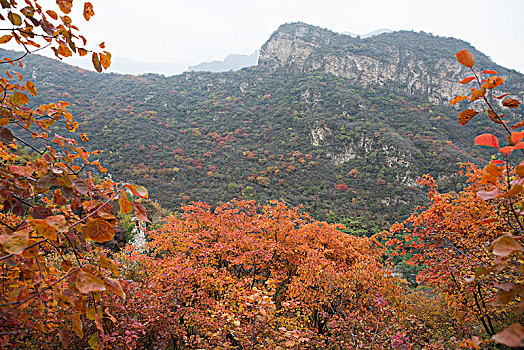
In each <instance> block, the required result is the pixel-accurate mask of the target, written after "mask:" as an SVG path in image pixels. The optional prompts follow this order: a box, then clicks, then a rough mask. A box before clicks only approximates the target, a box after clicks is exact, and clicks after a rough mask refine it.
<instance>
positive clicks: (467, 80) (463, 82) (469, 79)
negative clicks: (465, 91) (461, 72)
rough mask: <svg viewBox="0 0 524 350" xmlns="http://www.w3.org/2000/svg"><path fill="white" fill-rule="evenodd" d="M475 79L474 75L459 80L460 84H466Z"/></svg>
mask: <svg viewBox="0 0 524 350" xmlns="http://www.w3.org/2000/svg"><path fill="white" fill-rule="evenodd" d="M473 80H475V77H467V78H464V79H462V80H461V81H460V83H461V84H467V83H469V82H471V81H473Z"/></svg>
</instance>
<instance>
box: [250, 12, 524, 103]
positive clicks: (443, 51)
mask: <svg viewBox="0 0 524 350" xmlns="http://www.w3.org/2000/svg"><path fill="white" fill-rule="evenodd" d="M420 44H422V45H424V47H420V46H419V45H420ZM462 48H466V49H468V50H469V51H471V52H473V54H474V55H475V57H476V58H477V62H478V64H479V65H480V66H486V65H490V64H491V66H490V67H488V68H490V69H497V70H500V73H501V74H503V75H505V76H506V78H507V79H508V82H510V83H511V84H512V88H513V89H516V90H517V91H518V94H519V95H520V96H522V95H524V82H523V79H522V74H520V73H518V72H517V71H514V70H510V69H507V68H504V67H501V66H499V65H495V64H493V63H492V62H491V61H490V59H489V58H488V57H487V56H486V55H484V54H482V53H481V52H479V51H477V50H476V49H475V48H474V47H473V46H471V45H470V44H468V43H467V42H465V41H462V40H459V39H455V38H445V37H439V36H433V35H430V34H426V33H416V32H410V31H399V32H392V33H383V34H381V35H378V36H372V37H369V38H352V37H350V36H347V35H344V34H338V33H335V32H332V31H330V30H328V29H323V28H319V27H315V26H311V25H308V24H305V23H301V22H296V23H288V24H283V25H281V26H280V27H279V28H278V29H277V30H276V31H275V32H274V33H273V34H272V35H271V37H270V38H269V40H268V41H267V42H266V43H265V44H264V45H263V46H262V48H261V51H260V58H259V65H260V66H263V67H265V68H266V69H268V70H275V69H282V68H284V69H288V70H290V71H307V70H309V69H312V70H322V71H324V72H327V73H331V74H334V75H336V76H340V77H344V78H347V79H349V80H350V81H352V82H355V83H357V82H358V83H359V84H363V85H364V86H367V85H370V84H379V85H384V84H385V83H392V82H394V83H396V84H401V85H402V87H403V88H404V89H406V91H408V92H409V93H413V92H415V91H417V92H421V93H424V94H426V95H428V96H429V98H430V99H431V100H432V101H435V102H443V101H446V100H449V99H451V98H453V97H454V96H455V95H458V94H460V93H461V92H462V91H463V85H461V84H459V83H458V82H459V81H460V80H461V79H462V77H464V76H465V75H466V74H468V72H467V70H466V69H465V68H464V67H461V66H460V65H457V64H456V61H455V59H454V53H455V52H458V51H459V50H460V49H462ZM427 52H431V53H432V55H431V56H427V55H425V53H427ZM435 68H436V69H435ZM429 70H432V71H433V72H435V73H437V74H436V75H431V74H428V71H429ZM513 77H516V78H517V79H514V80H515V81H512V80H513V79H512V78H513Z"/></svg>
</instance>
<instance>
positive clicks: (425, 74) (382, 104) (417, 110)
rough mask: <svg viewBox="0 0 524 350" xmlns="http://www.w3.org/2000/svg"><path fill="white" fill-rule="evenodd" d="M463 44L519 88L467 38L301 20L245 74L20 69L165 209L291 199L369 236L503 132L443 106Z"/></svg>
mask: <svg viewBox="0 0 524 350" xmlns="http://www.w3.org/2000/svg"><path fill="white" fill-rule="evenodd" d="M462 48H467V49H468V50H471V51H472V52H473V54H474V55H475V57H476V59H477V62H479V63H480V66H481V67H483V68H489V69H495V70H497V71H499V72H500V73H502V74H503V75H504V76H505V79H506V82H507V85H508V89H509V90H511V91H512V92H517V94H518V95H520V97H521V96H522V94H523V89H522V87H523V84H524V79H523V75H522V74H520V73H517V72H515V71H512V70H508V69H505V68H503V67H500V66H498V65H497V64H495V63H494V62H491V61H490V60H489V58H487V57H486V56H485V55H483V54H482V53H480V52H478V51H476V50H475V49H474V48H472V47H471V46H470V45H469V44H467V43H465V42H463V41H460V40H457V39H453V38H441V37H435V36H431V35H428V34H424V33H414V32H395V33H385V34H381V35H378V36H373V37H370V38H366V39H362V38H360V39H358V38H352V37H350V36H348V35H343V34H336V33H333V32H331V31H329V30H326V29H322V28H318V27H314V26H310V25H306V24H303V23H292V24H285V25H282V26H281V27H280V28H278V30H277V31H276V32H274V33H273V34H272V35H271V37H270V38H269V40H268V41H267V42H266V43H265V44H264V45H263V47H262V48H261V51H260V58H259V63H258V65H257V66H254V67H248V68H244V69H241V70H239V71H228V72H222V73H210V72H185V73H183V74H180V75H175V76H170V77H165V76H161V75H157V74H145V75H140V76H130V75H120V74H114V73H109V74H96V73H92V72H89V71H85V70H82V69H79V68H77V67H72V66H69V65H66V64H64V63H62V62H58V61H55V60H51V59H47V58H43V57H40V56H37V55H31V56H29V57H27V60H26V61H25V65H24V67H23V68H20V72H21V73H23V74H24V76H25V77H27V78H30V79H32V80H33V81H34V82H35V84H36V85H37V86H38V92H39V95H38V97H37V98H35V100H34V101H32V103H34V104H35V105H36V104H38V103H44V102H49V101H56V100H66V101H68V102H70V103H71V110H72V112H73V114H74V117H75V119H76V120H78V121H79V122H80V125H81V131H82V132H87V133H88V135H89V137H90V141H89V143H88V144H86V145H84V146H85V147H86V148H89V149H100V150H103V152H102V153H101V155H100V160H101V162H102V163H103V164H104V165H105V166H106V167H108V169H109V171H110V173H111V174H112V176H113V177H114V178H116V179H118V180H123V181H124V180H125V181H128V182H133V183H138V184H141V185H144V186H146V187H147V188H148V189H149V191H150V195H151V197H152V198H153V199H154V200H156V201H158V202H160V204H162V205H163V206H164V207H166V208H170V209H176V208H178V207H179V205H180V203H183V202H188V201H204V202H208V203H210V204H211V205H216V204H218V203H221V202H226V201H229V200H231V199H232V198H251V199H256V200H258V201H260V202H267V201H269V200H271V199H280V198H282V199H284V200H286V201H287V202H288V203H289V204H291V205H303V206H304V209H305V210H307V211H309V212H311V213H312V214H313V215H314V216H315V217H316V218H317V219H321V220H329V221H338V222H345V223H348V224H350V226H351V227H352V229H353V230H356V231H358V232H361V233H365V232H369V231H376V230H377V229H378V228H379V227H385V226H387V225H389V224H391V223H392V222H394V221H395V220H401V219H402V218H404V217H406V215H409V213H410V212H411V211H412V210H413V209H414V207H415V206H416V205H418V204H422V203H424V201H425V200H426V197H425V194H424V191H423V190H422V189H420V188H419V187H418V186H417V185H416V180H417V178H418V177H419V176H420V175H422V174H425V173H431V174H432V175H433V176H434V177H435V178H436V179H437V180H438V184H439V186H440V188H441V189H443V190H457V189H460V188H461V186H462V185H463V180H461V179H459V178H457V176H456V171H457V169H458V163H459V162H463V161H471V162H474V163H479V164H482V163H484V162H485V160H486V159H487V156H488V154H489V153H488V152H487V151H485V150H483V149H482V148H479V147H474V146H473V138H474V136H475V135H476V134H478V133H481V132H492V133H495V134H497V135H500V134H499V133H498V129H497V128H495V127H494V126H493V125H492V124H491V123H490V122H488V121H486V120H484V118H482V117H480V115H479V116H477V117H476V118H475V119H473V120H472V121H471V122H470V123H469V124H468V125H467V126H465V127H460V125H459V124H458V123H457V114H458V107H455V108H454V107H450V106H449V104H448V103H447V100H446V99H447V98H448V97H449V96H451V95H452V94H453V93H454V92H465V91H466V90H467V87H465V86H460V85H458V84H456V83H455V81H456V80H459V79H460V78H462V77H464V76H466V75H467V72H466V71H465V70H463V69H461V68H460V66H459V64H458V63H456V61H455V58H454V54H455V52H457V51H459V50H460V49H462ZM2 54H4V52H2ZM509 117H511V115H510V116H509ZM53 128H56V130H57V131H58V130H60V127H59V126H56V127H53ZM79 142H80V143H82V142H81V141H79Z"/></svg>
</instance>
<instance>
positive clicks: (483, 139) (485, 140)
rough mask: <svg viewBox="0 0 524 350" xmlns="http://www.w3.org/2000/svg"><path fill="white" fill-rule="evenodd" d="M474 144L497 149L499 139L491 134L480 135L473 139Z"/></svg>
mask: <svg viewBox="0 0 524 350" xmlns="http://www.w3.org/2000/svg"><path fill="white" fill-rule="evenodd" d="M475 144H476V145H479V146H489V147H493V148H496V149H499V139H497V138H496V137H495V135H492V134H482V135H479V136H477V137H475Z"/></svg>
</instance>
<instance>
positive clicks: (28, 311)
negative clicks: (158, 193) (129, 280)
mask: <svg viewBox="0 0 524 350" xmlns="http://www.w3.org/2000/svg"><path fill="white" fill-rule="evenodd" d="M0 4H1V6H2V14H0V20H1V21H2V23H3V24H4V25H7V24H9V26H10V29H7V30H5V29H4V31H3V33H5V35H3V36H2V37H0V43H2V44H5V43H8V42H14V43H16V44H18V45H19V46H20V47H22V48H23V50H24V52H23V53H22V54H20V56H19V57H18V58H3V59H2V60H1V61H0V64H2V65H4V67H5V68H7V70H6V71H5V76H2V77H0V93H1V97H0V159H1V165H0V252H1V256H0V274H1V276H2V277H1V279H0V346H9V347H21V348H24V347H26V348H35V347H37V346H38V345H39V344H46V343H56V342H57V340H58V339H60V342H61V344H62V346H63V347H64V348H67V347H68V346H69V343H70V339H71V338H72V337H73V335H74V334H76V337H78V338H85V339H86V342H88V343H89V344H90V346H91V347H93V348H99V347H100V343H99V342H100V339H99V335H100V334H103V327H102V325H101V322H102V317H103V316H102V314H99V313H96V312H94V311H93V310H98V307H99V305H100V303H101V302H102V301H103V300H104V298H106V297H107V295H108V294H112V295H116V296H118V297H120V298H124V297H125V296H124V292H123V289H122V286H121V284H120V282H119V281H118V279H117V277H118V269H117V267H116V265H115V264H114V263H113V262H112V261H111V260H109V259H108V258H107V257H106V255H105V254H104V253H103V251H102V250H101V249H100V247H98V246H97V245H96V243H103V242H107V241H109V240H111V239H112V238H113V236H114V234H115V226H116V224H117V219H116V217H115V212H114V209H113V207H114V205H112V202H113V201H116V200H119V202H120V207H121V209H122V211H123V212H131V211H133V210H134V211H135V213H136V215H137V216H139V217H141V218H142V219H146V217H145V212H144V210H143V207H142V205H141V204H139V203H137V202H134V201H133V200H132V197H133V196H134V195H135V196H138V197H147V191H146V190H145V189H144V188H143V187H141V186H135V185H130V184H123V183H116V182H114V181H112V180H110V179H100V178H99V176H98V174H102V176H103V174H105V173H106V169H104V168H103V167H102V166H101V165H100V163H99V161H98V160H93V156H96V155H97V154H98V152H97V151H91V152H90V151H87V150H86V149H85V148H84V146H82V145H81V144H80V142H87V141H88V137H87V135H85V134H81V135H80V139H78V137H75V136H67V137H65V136H60V135H58V134H52V133H51V131H50V128H51V127H52V126H53V125H55V126H56V125H59V126H60V128H61V130H63V131H64V132H66V133H67V132H70V133H74V132H75V131H76V130H77V128H78V122H76V121H75V120H74V116H73V115H72V113H71V112H69V111H68V107H69V103H67V102H64V101H58V102H54V103H50V104H45V105H40V106H32V104H31V103H30V97H32V96H36V95H37V93H38V91H37V87H36V86H35V85H34V83H32V82H31V81H29V80H25V79H24V77H23V76H22V75H21V74H20V73H18V72H17V71H16V69H17V67H22V66H23V63H22V60H23V58H24V57H25V56H26V55H27V54H30V53H31V52H34V51H36V50H39V49H41V48H44V47H46V46H50V47H51V49H52V50H53V51H54V53H55V55H56V57H58V58H62V57H68V56H72V55H73V54H78V55H80V56H84V55H86V54H87V53H88V52H92V58H93V63H94V67H95V69H97V70H98V71H101V70H102V67H104V68H107V67H108V66H109V64H110V54H109V53H108V52H105V51H102V52H95V51H92V50H87V49H85V48H83V47H84V46H85V45H86V39H85V38H84V37H83V36H82V35H80V34H79V33H78V29H77V28H76V26H74V25H73V24H72V23H71V18H70V17H69V16H68V15H67V14H69V13H70V11H71V6H72V4H73V1H71V0H70V1H65V0H64V1H62V0H60V1H57V4H58V6H59V9H60V11H61V12H62V16H59V15H58V14H57V13H56V12H54V11H52V10H45V9H43V8H42V7H41V6H40V5H39V3H38V1H25V4H24V5H19V4H17V3H16V2H15V1H13V0H2V1H0ZM93 14H94V13H93V9H92V5H91V4H90V3H86V4H85V7H84V16H85V19H86V20H89V18H90V17H91V16H92V15H93ZM103 47H104V45H103V44H100V45H98V47H97V48H98V49H100V48H103ZM30 106H31V107H30ZM130 199H131V200H130ZM132 201H133V203H132ZM115 207H116V206H115ZM89 323H92V324H93V326H94V327H95V330H94V331H92V332H89V333H88V332H86V331H85V330H86V329H87V328H88V327H89Z"/></svg>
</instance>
